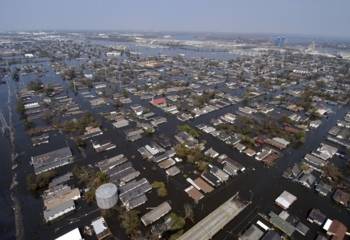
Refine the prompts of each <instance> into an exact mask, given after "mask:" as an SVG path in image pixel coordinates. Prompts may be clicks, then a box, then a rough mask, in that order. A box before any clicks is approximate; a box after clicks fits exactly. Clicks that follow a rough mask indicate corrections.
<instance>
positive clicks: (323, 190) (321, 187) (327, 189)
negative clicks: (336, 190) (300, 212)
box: [315, 181, 333, 197]
mask: <svg viewBox="0 0 350 240" xmlns="http://www.w3.org/2000/svg"><path fill="white" fill-rule="evenodd" d="M315 190H316V192H318V193H319V194H321V195H322V196H325V197H327V196H328V195H329V194H330V193H331V192H332V190H333V189H332V186H331V185H329V184H327V183H325V182H323V181H320V182H319V183H318V184H317V186H316V189H315Z"/></svg>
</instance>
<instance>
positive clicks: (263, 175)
mask: <svg viewBox="0 0 350 240" xmlns="http://www.w3.org/2000/svg"><path fill="white" fill-rule="evenodd" d="M158 51H159V49H158ZM179 53H181V51H180V52H178V53H177V54H179ZM44 66H45V69H47V70H48V72H47V73H46V74H45V76H44V77H43V79H42V80H43V81H44V82H45V83H47V82H54V83H61V84H64V85H65V86H66V88H67V89H68V87H67V85H68V84H66V82H65V81H63V80H62V79H61V78H60V76H58V75H56V74H55V73H54V71H53V70H52V69H51V67H50V66H49V64H48V63H45V64H44ZM34 78H35V76H34V75H32V74H29V75H26V76H24V77H22V78H21V82H20V86H21V85H23V84H24V83H25V82H28V81H30V80H32V79H34ZM11 84H13V85H15V83H13V82H11ZM13 87H14V88H15V87H16V86H13ZM14 88H13V89H14ZM6 94H7V87H6V85H1V86H0V100H1V101H0V107H1V110H2V111H3V112H4V115H5V116H8V113H6V109H7V107H6V99H7V95H6ZM69 94H70V96H71V97H73V98H74V99H75V101H76V102H78V103H79V105H80V106H81V107H82V108H83V109H87V110H88V111H90V112H92V113H94V114H96V113H98V112H99V111H100V110H99V109H92V108H90V106H89V105H88V104H87V101H86V100H85V99H83V98H82V97H81V95H79V94H78V95H77V96H75V95H74V94H72V93H71V92H70V93H69ZM132 99H133V104H135V103H139V104H142V105H144V106H147V107H149V108H150V109H151V110H152V111H153V112H155V113H156V115H159V116H166V117H167V119H168V122H167V123H165V124H163V125H161V126H160V127H159V128H158V129H157V132H158V133H162V134H164V135H166V136H168V137H169V138H171V140H174V139H173V136H174V134H175V133H176V131H177V125H179V124H181V122H180V121H178V120H177V119H176V118H175V117H174V116H172V115H168V114H165V113H164V112H162V111H161V110H159V109H157V108H155V107H153V106H150V105H149V104H148V102H147V101H142V100H140V99H139V98H138V97H135V96H132ZM12 104H13V109H15V107H14V106H15V103H14V101H13V102H12ZM237 107H238V106H237V105H234V106H228V107H226V108H223V109H220V110H218V111H215V112H212V113H209V114H207V115H204V116H201V117H199V118H197V119H195V120H191V121H189V124H191V125H192V126H195V125H197V124H198V123H209V121H210V119H211V118H213V117H216V116H219V115H221V114H224V113H227V112H235V110H236V109H237ZM104 110H105V111H106V110H114V109H113V108H112V107H111V106H106V107H105V109H104ZM334 111H335V112H334V114H331V115H330V116H329V117H328V118H326V119H324V120H323V123H322V125H321V126H320V127H319V128H318V129H317V130H312V131H310V132H309V133H307V137H306V143H305V144H304V145H303V146H302V147H301V148H299V149H297V150H295V149H290V150H286V151H285V152H284V155H283V157H282V158H281V159H279V160H278V162H277V164H276V165H275V166H273V167H271V168H266V167H264V166H263V165H262V164H260V163H258V162H256V161H255V160H254V159H252V158H248V157H246V156H245V155H243V154H240V153H239V152H237V151H236V150H233V149H232V147H230V146H228V145H226V144H224V143H222V142H220V140H218V139H216V138H214V137H212V136H210V135H207V134H203V135H202V136H201V140H205V141H206V142H207V146H211V147H213V148H214V149H215V150H216V151H217V152H219V153H225V154H227V155H228V156H229V157H231V158H233V159H235V160H237V161H238V162H240V163H241V164H243V165H244V166H246V168H247V171H246V172H245V173H243V174H240V175H238V176H235V177H233V178H231V179H230V180H229V182H228V183H226V184H223V185H222V186H220V187H219V188H217V189H216V190H215V191H214V192H212V193H210V194H208V195H206V197H205V198H204V199H202V200H201V201H200V203H199V204H198V205H195V206H194V212H195V220H196V221H198V220H200V219H201V218H203V217H205V216H206V215H208V214H209V213H210V212H211V211H213V210H214V209H215V208H217V207H218V206H219V205H220V204H222V203H223V202H225V201H226V200H227V199H228V198H229V197H231V196H232V195H234V194H235V193H236V192H240V195H241V197H242V198H243V199H245V200H247V201H252V204H251V205H250V206H249V207H248V208H247V209H246V210H244V212H243V213H242V214H240V215H239V217H237V218H236V219H234V220H233V221H232V222H230V223H229V224H228V225H227V226H226V227H225V228H224V229H223V230H222V231H220V233H219V234H218V235H217V236H215V238H214V239H218V240H219V239H234V236H236V235H237V234H238V233H239V232H240V231H241V230H242V229H244V228H245V227H247V226H248V225H249V223H252V222H253V221H254V220H255V217H256V213H258V212H259V213H264V214H267V213H268V212H269V211H270V210H276V209H277V208H276V207H275V206H274V199H275V198H276V197H277V196H278V195H279V194H280V193H281V192H282V191H283V190H285V189H286V190H288V191H289V192H291V193H292V194H294V195H296V196H297V197H298V200H297V201H296V203H295V204H294V205H293V206H292V207H291V209H290V210H289V212H290V213H292V214H294V215H296V216H298V217H299V218H300V219H301V220H303V222H304V223H306V216H307V213H308V211H309V210H310V209H311V208H319V209H321V210H322V211H323V212H324V213H325V214H326V215H327V216H328V217H329V218H332V219H333V218H336V219H339V220H341V221H343V222H344V223H350V214H349V212H347V211H346V210H345V209H344V208H342V207H339V206H337V205H335V204H334V203H333V202H332V201H331V200H330V199H329V198H323V197H320V196H318V195H317V194H316V193H315V192H314V191H313V190H309V189H306V188H304V187H302V186H301V185H298V184H296V183H293V182H290V181H288V180H286V179H283V178H282V177H281V175H282V173H283V171H284V170H285V169H286V168H287V167H289V166H292V165H293V163H295V162H298V161H301V159H302V158H303V156H304V155H305V154H306V153H308V152H311V151H312V150H314V149H315V148H316V147H317V146H318V145H319V144H320V142H322V141H324V139H325V138H326V136H327V131H328V130H329V129H330V128H331V127H332V126H334V125H335V124H336V121H337V120H339V119H342V118H343V117H344V115H345V114H346V112H347V111H350V108H349V106H338V107H335V109H334ZM96 116H97V117H98V118H99V120H100V121H101V122H102V128H103V130H104V132H105V133H104V134H103V135H102V136H99V137H97V138H100V139H109V140H112V141H113V143H115V144H116V146H117V147H116V149H114V150H111V151H108V152H104V153H95V152H94V151H93V150H92V148H91V146H88V148H87V149H86V155H87V157H86V158H85V157H84V156H83V155H82V154H81V153H80V152H79V150H78V149H77V148H76V147H75V146H74V144H73V143H72V141H71V140H70V139H67V138H65V137H64V136H63V135H62V134H61V133H59V132H56V133H54V134H51V135H50V136H52V138H51V139H50V143H49V144H46V145H41V146H38V147H36V148H32V147H31V143H30V139H29V138H28V136H27V135H26V134H25V131H24V129H23V125H22V123H21V121H20V119H19V118H18V116H17V114H14V117H13V118H14V119H13V120H14V127H15V130H16V152H17V153H18V154H19V157H18V159H17V162H18V167H17V169H16V170H14V171H12V170H11V167H12V166H11V158H10V152H11V151H10V145H9V141H8V137H6V136H2V137H0V144H1V149H0V154H1V156H2V157H1V160H2V161H1V163H0V164H1V165H0V171H1V172H0V174H1V176H0V180H1V182H0V184H1V185H0V186H1V189H0V190H1V192H0V193H1V194H0V207H1V209H2V211H1V212H0V223H1V225H0V226H1V229H0V238H1V239H14V236H15V229H14V226H15V224H14V217H13V210H12V204H11V201H10V198H9V193H10V191H9V188H10V184H11V178H12V173H14V172H16V173H18V183H19V184H18V192H17V196H18V198H19V200H20V203H21V210H22V216H23V224H24V226H23V228H24V235H25V238H24V239H28V240H31V239H43V240H44V239H45V240H47V239H54V238H55V237H57V236H59V235H61V234H63V233H65V232H67V231H69V230H72V229H73V228H75V227H81V226H85V225H88V224H90V223H91V221H92V220H94V219H95V218H96V217H97V216H99V214H100V212H99V211H98V210H96V209H97V208H96V206H95V205H90V206H88V205H86V204H84V203H83V202H81V201H78V203H77V208H78V209H77V210H76V211H74V212H73V213H72V214H69V215H68V216H65V217H64V218H63V219H62V220H58V221H55V222H53V223H51V224H44V223H43V217H42V201H41V199H40V197H39V196H34V195H33V194H31V193H29V192H28V191H27V189H26V176H27V175H28V174H31V173H33V168H32V167H31V166H30V164H29V160H30V156H33V155H37V154H41V153H45V152H47V151H52V150H55V149H57V148H59V147H63V146H65V145H66V144H68V145H69V146H70V147H71V149H72V151H73V155H74V156H75V164H81V165H88V164H94V163H96V162H97V161H99V160H101V159H104V158H106V157H111V156H113V155H115V154H119V153H122V154H124V155H125V156H127V157H128V159H130V160H131V161H132V162H133V164H134V166H135V168H136V169H137V170H139V171H140V172H141V177H146V178H147V179H148V180H149V181H150V182H153V181H155V180H160V181H164V182H167V184H168V192H169V195H168V196H167V197H166V198H164V199H161V198H159V197H157V195H156V191H152V192H151V193H150V194H147V197H148V199H149V200H148V202H147V203H146V204H145V205H143V206H142V207H140V208H139V210H140V211H141V213H145V212H147V211H148V208H150V207H154V206H157V205H158V204H160V203H161V202H163V201H164V200H170V203H171V206H172V207H173V210H174V211H175V212H178V213H182V212H183V211H184V210H183V205H184V203H191V204H193V202H192V200H191V199H190V198H189V197H188V196H187V195H186V193H185V192H184V188H186V187H187V186H188V183H186V181H185V179H184V178H183V177H182V176H176V177H167V176H166V174H165V172H164V171H163V170H160V169H159V168H157V167H156V166H155V164H153V163H151V162H148V161H146V160H143V159H142V158H141V156H140V154H139V153H138V152H137V149H138V148H139V147H141V146H143V145H145V144H148V143H150V142H151V141H153V140H154V139H153V138H154V137H151V136H148V137H145V138H143V139H141V140H138V141H136V142H133V143H130V142H127V141H126V140H125V137H124V133H123V130H120V129H115V128H114V127H113V126H112V125H111V124H110V123H109V122H108V121H106V120H105V119H103V118H102V117H100V116H98V115H96ZM71 168H72V166H71V165H70V166H64V167H62V168H60V169H58V172H59V173H65V172H67V171H69V170H70V169H71ZM187 170H188V169H186V171H187ZM188 174H189V177H195V176H196V174H194V173H193V172H190V173H188ZM197 175H198V174H197ZM307 225H308V226H309V227H311V229H312V231H310V234H309V235H308V236H307V239H313V237H314V236H315V234H316V233H317V232H320V231H321V229H320V228H317V227H315V226H313V225H311V224H307ZM189 226H190V225H188V226H187V228H188V227H189ZM110 227H111V229H112V232H113V233H114V234H115V236H117V237H118V238H119V239H127V238H126V236H125V235H124V233H123V231H122V230H121V228H120V226H119V223H118V221H117V220H116V219H115V221H113V222H112V225H111V226H110ZM295 236H296V239H298V237H300V236H301V235H298V234H295ZM304 239H305V238H304Z"/></svg>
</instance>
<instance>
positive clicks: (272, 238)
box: [261, 231, 281, 240]
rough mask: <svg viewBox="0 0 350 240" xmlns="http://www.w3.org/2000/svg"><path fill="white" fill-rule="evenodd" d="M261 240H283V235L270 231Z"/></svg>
mask: <svg viewBox="0 0 350 240" xmlns="http://www.w3.org/2000/svg"><path fill="white" fill-rule="evenodd" d="M261 240H281V235H279V234H278V233H277V232H275V231H268V232H267V233H266V234H265V236H264V237H263V238H262V239H261Z"/></svg>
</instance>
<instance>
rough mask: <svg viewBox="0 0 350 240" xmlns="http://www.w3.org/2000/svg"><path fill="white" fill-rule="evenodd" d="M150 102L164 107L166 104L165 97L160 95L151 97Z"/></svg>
mask: <svg viewBox="0 0 350 240" xmlns="http://www.w3.org/2000/svg"><path fill="white" fill-rule="evenodd" d="M150 103H151V104H152V105H154V106H157V107H165V106H166V98H164V97H160V98H153V99H152V100H151V101H150Z"/></svg>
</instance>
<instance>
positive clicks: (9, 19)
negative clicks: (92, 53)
mask: <svg viewBox="0 0 350 240" xmlns="http://www.w3.org/2000/svg"><path fill="white" fill-rule="evenodd" d="M1 5H2V7H1V9H0V31H35V30H116V31H118V30H119V31H123V30H124V31H145V32H147V31H150V32H162V31H170V32H173V31H175V32H218V33H256V34H270V33H273V34H294V35H315V36H325V37H344V38H349V37H350V31H349V30H348V28H347V24H348V23H349V22H350V14H349V13H348V11H347V10H348V9H350V2H349V1H346V0H339V1H337V2H336V3H335V2H331V1H327V0H320V1H317V3H316V2H315V1H301V0H296V1H285V0H282V1H279V0H268V1H258V0H249V1H242V0H239V1H228V0H223V1H220V2H214V1H209V0H202V1H199V0H193V1H184V0H179V1H161V0H153V1H135V0H130V1H111V0H106V1H103V3H101V2H97V1H92V0H88V1H83V0H75V1H74V2H71V1H68V0H63V1H59V2H47V1H44V0H35V1H24V0H14V1H9V0H4V1H2V3H1Z"/></svg>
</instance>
